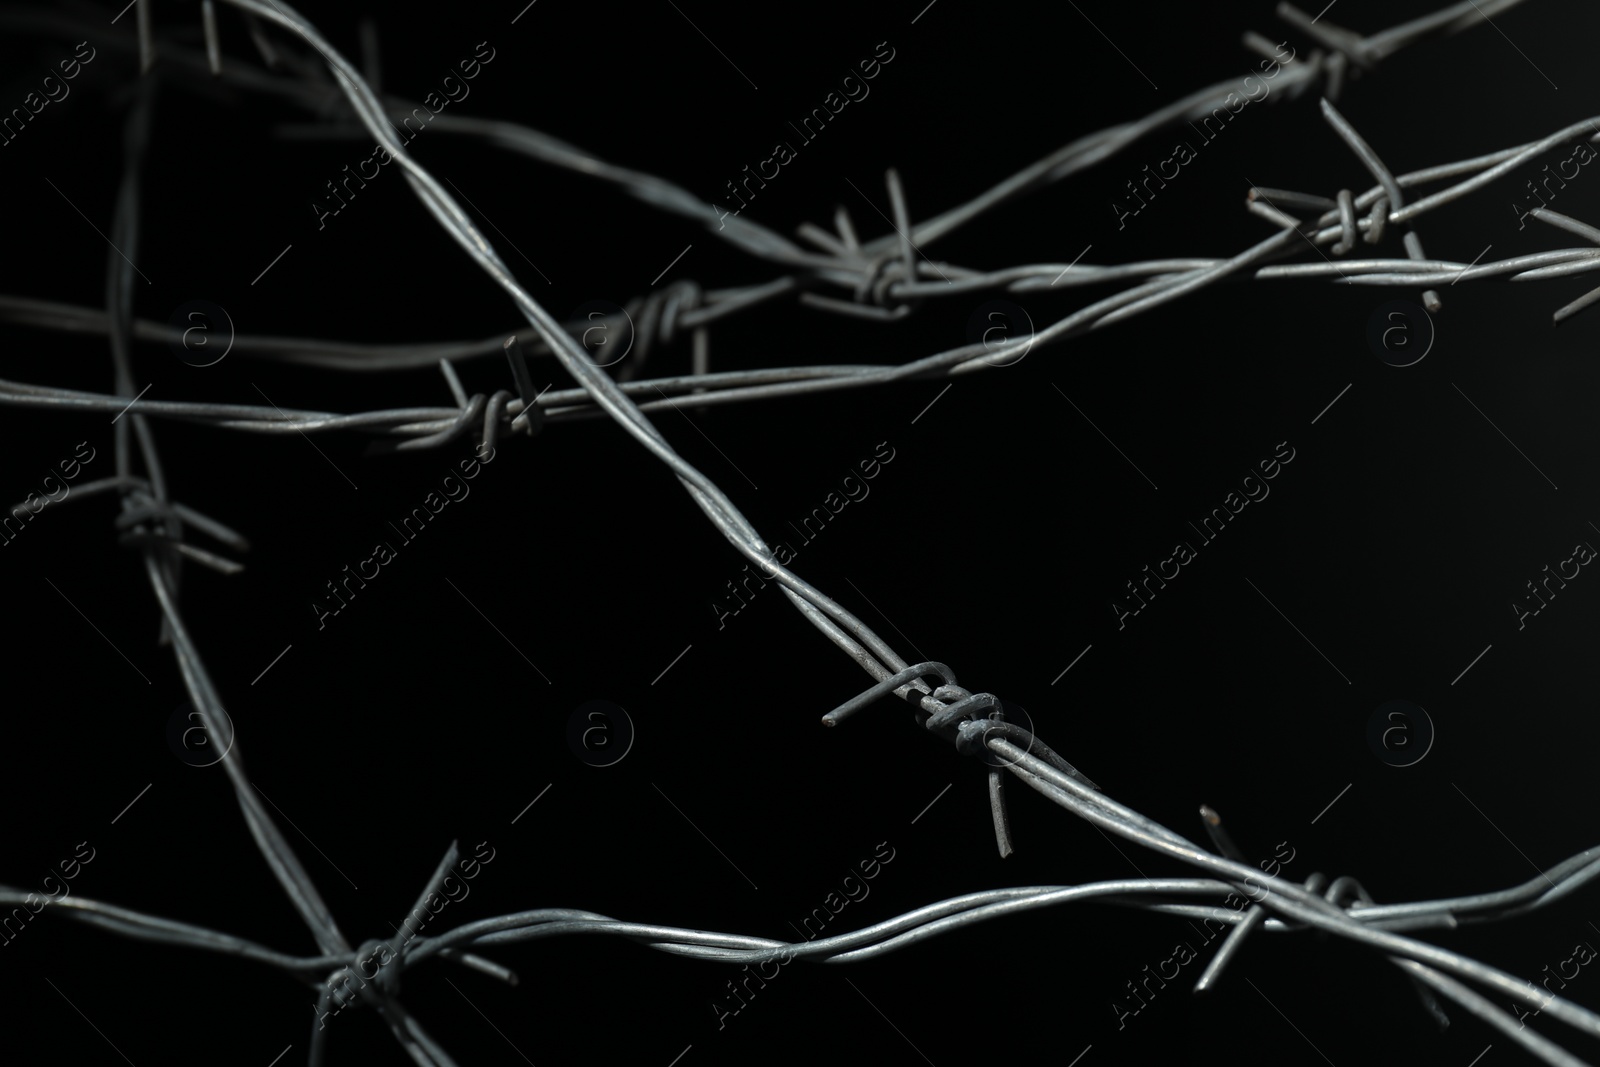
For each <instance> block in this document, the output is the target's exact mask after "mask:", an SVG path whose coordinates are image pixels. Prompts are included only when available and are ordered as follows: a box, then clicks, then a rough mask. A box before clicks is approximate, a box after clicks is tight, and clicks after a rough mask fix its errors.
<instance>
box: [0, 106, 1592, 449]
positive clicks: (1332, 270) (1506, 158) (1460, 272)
mask: <svg viewBox="0 0 1600 1067" xmlns="http://www.w3.org/2000/svg"><path fill="white" fill-rule="evenodd" d="M1594 121H1595V120H1593V119H1591V120H1586V121H1585V122H1583V123H1575V124H1572V125H1570V126H1568V127H1565V128H1563V129H1562V130H1559V131H1557V132H1556V133H1554V134H1551V135H1550V136H1548V137H1545V138H1542V139H1541V140H1539V141H1535V142H1532V143H1530V144H1526V145H1522V146H1518V147H1516V148H1513V149H1507V150H1503V151H1501V152H1497V153H1492V154H1490V155H1487V156H1482V157H1478V158H1477V159H1474V160H1470V161H1466V164H1446V165H1444V166H1442V167H1433V168H1428V169H1427V170H1425V171H1420V172H1416V173H1415V174H1413V175H1402V176H1400V177H1399V178H1398V179H1395V181H1396V182H1397V183H1398V184H1399V185H1401V186H1405V185H1407V184H1413V183H1415V182H1416V181H1418V180H1422V179H1427V178H1439V177H1444V176H1451V175H1454V174H1457V173H1461V172H1463V171H1464V170H1466V169H1472V168H1476V169H1480V170H1483V169H1484V168H1488V170H1487V171H1485V173H1481V174H1479V175H1478V176H1477V177H1475V178H1472V179H1469V180H1468V181H1465V182H1462V183H1459V184H1458V185H1457V186H1454V187H1452V188H1450V189H1446V190H1443V191H1441V192H1440V193H1437V194H1434V195H1432V196H1430V197H1427V198H1425V200H1424V201H1422V202H1419V203H1420V204H1421V205H1422V206H1424V207H1426V208H1428V209H1431V208H1433V207H1437V206H1440V205H1442V204H1446V203H1450V202H1452V201H1454V200H1455V199H1457V198H1458V197H1459V196H1463V195H1466V194H1467V193H1470V192H1473V191H1475V189H1477V188H1479V187H1481V186H1482V185H1484V184H1487V181H1489V180H1493V178H1495V177H1498V176H1499V175H1500V174H1502V173H1504V172H1505V171H1506V170H1509V169H1511V168H1513V167H1515V166H1517V165H1519V164H1520V163H1521V162H1524V161H1526V160H1527V159H1529V158H1532V157H1533V156H1535V155H1537V154H1538V153H1540V152H1542V151H1544V150H1546V149H1547V148H1548V147H1550V146H1551V145H1552V144H1554V143H1558V142H1560V141H1561V140H1564V139H1565V138H1566V137H1568V136H1570V135H1571V134H1573V133H1576V132H1583V131H1584V130H1585V129H1586V128H1590V129H1592V128H1593V125H1594ZM1592 139H1597V140H1600V135H1596V136H1595V137H1594V138H1592ZM1258 194H1260V195H1262V196H1265V194H1266V191H1265V190H1260V189H1252V190H1251V196H1252V198H1253V197H1255V196H1256V195H1258ZM1282 195H1283V193H1282V191H1273V196H1272V197H1270V198H1268V199H1269V200H1276V199H1277V198H1278V197H1281V196H1282ZM1290 195H1291V196H1293V197H1296V198H1298V200H1297V202H1299V203H1312V204H1315V203H1318V202H1322V198H1311V197H1306V196H1304V195H1303V194H1290ZM1384 199H1385V195H1384V193H1383V192H1382V187H1381V186H1378V187H1374V188H1373V189H1371V190H1368V191H1367V192H1365V193H1363V194H1362V195H1361V197H1360V198H1359V199H1357V200H1354V201H1353V202H1354V203H1358V204H1360V205H1361V206H1363V207H1365V206H1366V205H1367V203H1368V202H1369V201H1370V202H1372V203H1373V204H1375V205H1376V204H1380V203H1381V202H1382V201H1383V200H1384ZM1417 206H1418V205H1412V207H1411V208H1400V209H1396V212H1395V216H1394V218H1395V220H1400V219H1402V218H1403V217H1414V212H1415V211H1416V208H1417ZM1530 214H1531V215H1532V216H1533V217H1535V218H1537V219H1539V220H1540V221H1545V222H1548V223H1551V224H1554V225H1558V226H1560V227H1561V228H1563V229H1566V230H1569V231H1570V232H1574V233H1577V234H1579V235H1580V236H1584V237H1586V238H1587V239H1591V240H1595V239H1596V238H1597V236H1600V231H1597V230H1595V229H1594V228H1592V227H1588V226H1586V225H1585V224H1583V223H1579V222H1577V221H1576V220H1571V219H1568V218H1566V217H1565V216H1562V215H1559V214H1557V213H1555V212H1552V211H1550V210H1549V209H1547V208H1536V209H1533V211H1531V212H1530ZM1335 222H1337V223H1338V225H1337V226H1329V227H1328V228H1326V229H1320V230H1319V231H1318V232H1317V233H1316V234H1315V235H1314V236H1308V240H1310V241H1312V243H1313V244H1318V243H1328V242H1335V241H1337V242H1338V243H1339V244H1344V243H1347V238H1348V235H1347V234H1345V233H1344V232H1343V231H1344V228H1345V227H1344V221H1343V219H1342V217H1341V209H1340V208H1339V207H1337V206H1335V207H1334V208H1333V209H1332V210H1330V211H1329V212H1327V213H1325V215H1324V217H1323V218H1321V219H1319V220H1318V223H1317V224H1318V225H1319V226H1321V225H1322V224H1323V223H1335ZM1363 225H1365V227H1366V228H1367V229H1368V230H1369V233H1370V231H1371V230H1372V229H1373V228H1374V227H1375V226H1376V225H1377V223H1376V222H1375V220H1374V219H1367V220H1363ZM1223 263H1224V261H1217V260H1189V261H1171V260H1166V261H1155V262H1154V263H1144V264H1125V265H1122V266H1120V267H1116V268H1099V267H1094V266H1092V265H1071V266H1069V267H1068V268H1063V269H1062V270H1057V267H1058V266H1059V265H1038V266H1031V267H1019V268H1009V269H1008V270H1006V271H1002V272H996V273H994V274H991V275H989V276H987V278H982V277H980V278H978V279H975V280H976V281H978V282H981V283H983V284H989V283H991V282H993V283H1001V282H1003V283H1007V284H1008V286H1009V288H1011V289H1012V290H1014V291H1025V290H1028V289H1031V288H1037V287H1039V286H1040V285H1041V284H1042V282H1043V277H1044V275H1046V274H1053V275H1056V276H1057V277H1060V276H1062V275H1063V274H1066V273H1074V272H1077V273H1079V274H1082V275H1087V276H1086V277H1083V278H1082V281H1083V282H1085V283H1087V282H1090V281H1095V280H1099V279H1097V278H1095V277H1094V276H1093V275H1092V274H1091V273H1090V272H1098V273H1100V274H1101V275H1109V274H1111V273H1112V272H1113V271H1114V272H1116V274H1117V275H1120V276H1125V275H1129V274H1137V273H1148V272H1154V271H1161V272H1162V273H1161V274H1159V275H1158V276H1157V278H1156V279H1155V282H1153V283H1150V284H1152V285H1154V290H1153V291H1159V290H1160V289H1161V288H1162V285H1161V284H1157V283H1161V282H1162V281H1163V280H1164V279H1167V278H1168V275H1169V274H1170V273H1171V271H1172V270H1173V269H1177V270H1180V271H1182V270H1184V269H1185V268H1187V269H1188V272H1189V273H1191V274H1193V273H1194V272H1195V271H1199V272H1201V273H1202V277H1204V276H1205V274H1206V273H1208V272H1211V271H1214V270H1216V268H1217V267H1219V266H1221V265H1222V264H1223ZM1530 267H1542V269H1534V270H1529V269H1527V268H1530ZM952 269H955V268H952ZM1591 269H1600V252H1597V250H1596V249H1593V248H1589V249H1563V250H1556V251H1551V252H1545V253H1535V254H1533V255H1531V256H1519V257H1512V258H1510V259H1506V260H1501V261H1498V262H1490V263H1480V264H1478V265H1476V266H1474V265H1471V264H1459V263H1452V262H1449V261H1396V260H1358V261H1351V260H1345V261H1324V262H1321V263H1305V264H1290V265H1280V266H1264V267H1260V268H1258V269H1257V270H1256V272H1255V275H1254V276H1255V277H1256V278H1258V279H1269V278H1304V277H1317V276H1324V275H1328V274H1338V275H1339V276H1340V279H1339V280H1340V281H1341V282H1344V283H1346V284H1396V283H1401V282H1405V281H1417V282H1436V281H1446V280H1449V281H1459V280H1463V279H1467V278H1474V279H1475V278H1483V277H1490V276H1494V275H1498V274H1502V273H1506V272H1510V271H1513V270H1516V271H1519V273H1518V274H1516V275H1515V276H1514V278H1515V280H1533V279H1536V278H1544V277H1557V276H1565V275H1567V274H1571V273H1580V272H1585V271H1587V270H1591ZM1412 271H1418V272H1423V271H1426V272H1427V273H1418V274H1412V273H1411V272H1412ZM968 273H971V272H968ZM1077 283H1079V279H1078V278H1074V284H1077ZM897 284H900V283H897ZM1169 284H1174V283H1170V282H1169ZM1194 284H1195V283H1194V282H1193V280H1192V279H1191V280H1190V285H1191V287H1192V286H1193V285H1194ZM941 288H942V287H939V286H935V285H931V284H930V285H926V286H922V287H919V288H918V289H916V290H914V292H915V295H917V296H922V295H940V290H941ZM1130 293H1131V291H1130ZM907 295H912V294H911V293H907ZM1170 295H1176V294H1169V297H1168V298H1170ZM1592 299H1594V298H1593V297H1586V298H1584V300H1583V301H1579V302H1576V304H1573V305H1568V306H1567V307H1565V308H1563V309H1561V310H1559V311H1558V312H1557V313H1556V315H1555V321H1557V322H1559V321H1562V320H1563V319H1564V318H1566V317H1568V316H1570V315H1571V314H1572V313H1573V312H1574V311H1576V310H1579V309H1581V307H1582V306H1587V304H1586V301H1589V300H1592ZM1140 306H1148V305H1140ZM5 314H10V315H14V316H15V317H16V318H17V319H19V320H23V321H32V322H34V323H35V324H36V325H59V324H63V323H64V322H65V321H67V320H68V319H71V318H75V319H76V321H77V323H78V325H79V326H81V327H87V326H95V327H98V326H102V325H107V324H108V320H106V319H105V318H103V317H101V316H99V315H98V314H97V313H93V312H90V311H88V309H73V308H70V307H69V306H67V305H60V304H48V303H47V302H42V301H32V300H29V299H27V298H6V303H5V304H4V305H0V315H5ZM1112 321H1115V319H1114V318H1113V317H1112V316H1110V315H1106V316H1101V317H1100V318H1098V319H1093V320H1092V321H1091V323H1090V325H1091V327H1092V328H1093V327H1098V326H1099V325H1101V324H1103V323H1106V322H1112ZM144 325H145V328H146V335H147V336H151V337H152V339H153V338H155V337H165V338H166V339H168V340H171V339H172V337H173V333H172V332H171V331H172V328H171V327H158V326H156V325H155V324H144ZM1058 325H1060V324H1058ZM1059 336H1060V335H1058V334H1055V333H1052V332H1049V331H1047V332H1046V334H1042V335H1039V336H1036V337H1034V338H1032V339H1030V340H1029V341H1028V342H1027V343H1028V344H1038V343H1042V342H1043V343H1048V342H1049V341H1050V340H1054V339H1058V337H1059ZM263 343H264V344H269V345H283V346H293V345H297V344H301V343H305V344H316V343H317V342H297V341H290V340H287V339H267V340H264V342H263ZM346 347H347V348H354V347H355V346H346ZM407 347H408V348H409V349H410V351H408V353H407V356H406V359H407V362H409V361H410V359H412V358H415V356H414V355H413V353H420V352H426V353H427V355H429V356H430V357H431V356H433V355H435V354H437V353H438V352H439V351H441V350H444V351H450V352H453V353H454V354H458V355H460V354H466V353H463V352H462V350H461V349H460V348H458V347H456V346H453V345H444V346H407ZM469 347H470V346H469ZM478 347H481V346H478ZM969 347H971V346H969ZM961 352H962V350H960V349H957V350H951V351H949V352H946V353H941V354H939V356H937V357H933V358H934V359H935V361H936V362H935V363H934V364H933V365H931V366H929V367H925V368H923V369H922V371H921V372H922V373H929V374H931V373H933V372H934V371H935V370H937V369H939V367H940V366H942V365H943V362H944V361H945V360H947V359H950V358H952V357H954V356H956V355H957V354H959V353H961ZM473 354H475V350H474V353H473ZM989 355H990V356H991V357H992V355H993V352H991V353H989ZM984 365H987V364H986V363H985V361H984V359H982V358H979V359H973V360H969V361H968V362H967V363H966V364H965V365H963V366H958V367H957V368H956V369H955V371H953V372H959V371H966V370H975V369H979V368H981V367H982V366H984ZM829 372H832V373H829ZM953 372H952V373H953ZM817 376H820V377H817ZM909 376H911V375H909V374H907V373H906V368H905V367H904V366H902V367H900V368H890V367H880V366H871V365H868V366H864V367H848V368H792V369H777V370H761V371H748V372H722V373H720V374H718V375H707V376H696V375H690V376H686V377H685V376H679V377H675V378H669V379H658V380H655V381H650V382H644V383H627V384H626V385H621V386H619V388H622V389H623V390H624V391H625V392H627V393H629V394H636V393H644V392H645V391H646V389H649V390H650V391H661V392H666V391H667V390H668V389H671V390H673V391H685V390H689V389H706V388H710V387H712V386H716V385H720V384H722V383H725V382H726V383H728V385H729V386H730V387H731V388H733V389H735V390H737V391H736V392H733V393H732V394H731V395H729V396H727V397H718V396H717V395H716V393H712V394H711V395H710V396H706V395H705V394H697V395H699V396H701V397H702V400H701V403H715V402H723V401H733V400H743V399H755V398H757V397H768V396H774V395H786V394H788V393H792V392H810V391H821V390H824V389H830V388H840V387H858V386H861V385H866V384H875V383H877V382H880V381H883V380H892V378H899V377H909ZM795 378H799V379H801V380H800V381H794V380H793V379H795ZM773 379H778V381H777V382H776V383H774V382H773ZM786 379H787V380H786ZM835 379H836V380H835ZM752 381H754V382H759V383H762V384H758V385H755V386H753V387H751V386H746V385H745V384H744V383H748V382H752ZM0 389H4V390H5V391H6V393H7V397H5V398H0V402H5V401H6V400H7V399H9V398H10V397H15V396H17V395H19V394H31V395H34V396H36V397H42V396H51V395H53V396H57V397H61V398H74V399H79V400H81V399H84V398H87V397H89V396H92V395H93V394H84V393H76V392H72V391H67V390H52V389H50V388H48V387H37V386H29V385H25V384H23V383H14V382H7V383H0ZM578 397H585V398H586V397H587V393H586V391H583V390H563V391H559V392H556V393H554V394H552V395H551V398H550V400H549V401H548V402H547V407H548V408H549V410H548V412H547V414H548V415H549V417H550V418H551V419H552V420H554V421H562V420H564V419H565V418H568V417H572V416H574V415H578V414H580V412H579V411H578V410H576V409H573V408H566V407H560V406H557V405H561V404H563V403H566V402H568V401H569V400H570V399H574V398H578ZM10 402H18V401H14V400H12V401H10ZM33 403H34V404H36V405H42V404H43V401H37V400H36V401H34V402H33ZM139 403H140V405H141V406H140V410H141V411H149V412H151V413H166V414H172V415H183V414H194V415H198V416H201V417H211V418H217V417H220V416H226V415H230V414H231V415H237V416H240V417H243V418H245V419H248V418H249V417H250V416H255V417H256V419H255V421H253V422H240V423H221V425H228V426H230V428H247V429H257V430H263V431H265V432H287V430H289V429H291V428H293V429H298V430H300V431H304V430H306V429H333V428H350V427H355V426H362V425H369V424H372V423H378V424H381V423H383V422H386V421H396V422H398V421H410V420H417V421H418V422H419V425H418V426H416V427H409V428H407V429H408V430H409V432H416V433H429V434H437V433H439V432H440V431H441V430H444V429H449V428H450V427H451V426H452V424H453V422H454V421H456V420H459V419H460V413H459V412H453V413H452V412H447V411H444V410H441V409H403V410H401V411H396V412H391V413H387V414H382V413H368V414H365V415H355V416H337V415H333V414H331V413H305V412H295V413H292V414H290V413H284V412H282V411H281V409H274V412H273V414H274V416H275V417H273V418H271V419H268V418H267V417H266V409H263V408H255V407H251V406H245V405H238V406H233V407H220V406H219V407H209V406H207V405H190V406H183V405H174V406H163V402H159V401H140V402H139ZM113 405H115V406H116V407H115V409H117V410H120V407H121V402H120V401H119V400H117V399H115V398H111V397H102V398H101V399H100V401H99V406H100V408H101V409H102V410H113ZM144 405H150V406H149V407H145V406H144ZM672 406H677V405H676V404H674V403H673V402H671V401H667V400H663V401H660V402H646V403H645V404H643V405H640V407H641V410H655V409H657V408H661V407H672ZM515 414H516V412H515V411H513V415H515ZM581 414H585V415H590V414H592V412H581ZM447 420H448V421H447ZM291 422H292V423H293V425H290V423H291Z"/></svg>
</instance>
